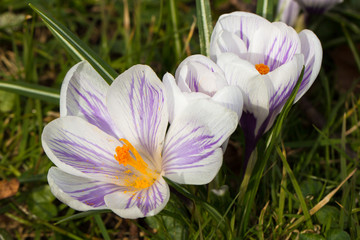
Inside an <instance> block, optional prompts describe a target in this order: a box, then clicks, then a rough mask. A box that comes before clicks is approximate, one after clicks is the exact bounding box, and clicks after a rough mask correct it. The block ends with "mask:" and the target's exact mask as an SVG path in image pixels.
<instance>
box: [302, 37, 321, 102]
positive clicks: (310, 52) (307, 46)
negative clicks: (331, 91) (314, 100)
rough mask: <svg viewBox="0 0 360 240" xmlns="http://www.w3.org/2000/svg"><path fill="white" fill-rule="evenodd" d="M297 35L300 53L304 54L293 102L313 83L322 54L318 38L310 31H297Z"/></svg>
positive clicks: (318, 69)
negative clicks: (303, 68) (301, 78)
mask: <svg viewBox="0 0 360 240" xmlns="http://www.w3.org/2000/svg"><path fill="white" fill-rule="evenodd" d="M299 37H300V41H301V53H302V54H304V58H305V71H304V78H303V81H302V82H301V85H300V89H299V92H298V94H297V95H296V98H295V102H297V101H298V100H299V99H300V98H301V97H302V96H303V95H304V94H305V93H306V92H307V90H309V88H310V87H311V85H312V84H313V83H314V81H315V79H316V77H317V76H318V74H319V71H320V67H321V62H322V55H323V51H322V47H321V43H320V40H319V39H318V38H317V36H316V35H315V34H314V33H313V32H312V31H310V30H303V31H301V32H300V33H299Z"/></svg>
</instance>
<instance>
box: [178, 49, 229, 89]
mask: <svg viewBox="0 0 360 240" xmlns="http://www.w3.org/2000/svg"><path fill="white" fill-rule="evenodd" d="M175 77H176V82H177V84H178V86H179V88H180V89H181V91H183V92H202V93H204V94H207V95H209V96H213V95H214V94H215V92H216V91H217V90H219V89H221V88H223V87H224V86H226V85H227V82H226V80H225V77H224V73H223V71H222V70H221V69H220V68H219V67H218V66H217V65H216V64H215V63H214V62H213V61H211V60H210V59H209V58H207V57H205V56H202V55H193V56H190V57H187V58H186V59H185V60H184V61H183V62H181V64H180V66H179V67H178V69H177V70H176V74H175Z"/></svg>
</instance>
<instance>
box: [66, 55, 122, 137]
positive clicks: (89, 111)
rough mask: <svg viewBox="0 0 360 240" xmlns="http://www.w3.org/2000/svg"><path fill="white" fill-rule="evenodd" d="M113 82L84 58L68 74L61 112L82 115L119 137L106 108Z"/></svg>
mask: <svg viewBox="0 0 360 240" xmlns="http://www.w3.org/2000/svg"><path fill="white" fill-rule="evenodd" d="M108 89H109V84H107V83H106V82H105V80H104V79H103V78H102V77H101V76H100V75H99V74H98V73H97V72H96V71H95V70H94V68H93V67H91V65H90V64H89V63H88V62H86V61H82V62H80V63H78V64H76V65H75V66H73V67H72V68H71V69H70V70H69V72H68V73H67V74H66V76H65V79H64V81H63V84H62V87H61V93H60V115H61V116H79V117H82V118H84V119H86V120H87V121H88V122H89V123H91V124H93V125H95V126H97V127H98V128H100V129H101V130H103V131H104V132H106V133H108V134H110V135H112V136H114V137H118V136H120V135H121V133H120V132H119V130H118V129H117V128H116V127H115V125H114V123H113V121H112V119H111V117H110V115H109V113H108V111H107V107H106V104H105V102H106V93H107V91H108Z"/></svg>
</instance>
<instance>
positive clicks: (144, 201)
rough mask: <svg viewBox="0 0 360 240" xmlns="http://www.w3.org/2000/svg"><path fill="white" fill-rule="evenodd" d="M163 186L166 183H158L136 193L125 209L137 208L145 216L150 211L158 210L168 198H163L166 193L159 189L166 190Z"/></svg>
mask: <svg viewBox="0 0 360 240" xmlns="http://www.w3.org/2000/svg"><path fill="white" fill-rule="evenodd" d="M163 184H166V183H161V182H160V181H156V182H155V183H154V184H153V185H151V186H150V187H148V188H146V189H143V190H141V191H139V192H135V193H134V195H132V196H131V197H130V198H129V200H128V202H127V204H126V207H125V208H132V207H135V206H136V207H137V208H139V209H140V211H141V212H142V213H143V214H144V216H146V215H147V214H148V213H149V212H150V211H153V210H154V209H156V208H158V207H159V206H161V205H162V203H163V202H164V199H165V198H166V196H163V194H164V193H162V192H161V191H160V189H159V187H161V188H165V186H164V185H163Z"/></svg>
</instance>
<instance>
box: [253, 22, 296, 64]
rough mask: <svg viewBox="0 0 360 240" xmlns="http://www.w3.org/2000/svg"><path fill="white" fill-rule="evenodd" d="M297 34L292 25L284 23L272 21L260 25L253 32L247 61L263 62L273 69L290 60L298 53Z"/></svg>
mask: <svg viewBox="0 0 360 240" xmlns="http://www.w3.org/2000/svg"><path fill="white" fill-rule="evenodd" d="M300 49H301V45H300V40H299V36H298V34H297V33H296V31H295V30H294V29H293V28H292V27H288V26H287V25H286V24H285V23H281V22H274V23H272V24H271V25H268V26H266V27H264V26H263V27H261V28H259V29H258V31H257V32H256V33H255V34H254V36H253V40H252V42H251V43H250V47H249V53H250V55H249V58H250V59H249V61H250V62H251V63H253V64H260V63H263V64H265V65H267V66H268V67H269V68H270V71H273V70H275V69H276V68H278V67H279V66H281V65H283V64H285V63H287V62H289V61H291V60H292V58H293V56H294V55H295V54H298V53H300Z"/></svg>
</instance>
